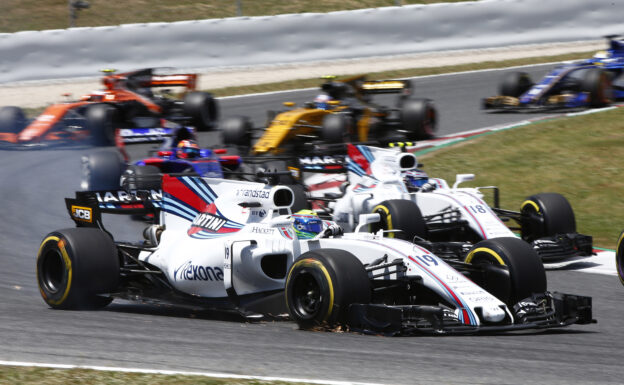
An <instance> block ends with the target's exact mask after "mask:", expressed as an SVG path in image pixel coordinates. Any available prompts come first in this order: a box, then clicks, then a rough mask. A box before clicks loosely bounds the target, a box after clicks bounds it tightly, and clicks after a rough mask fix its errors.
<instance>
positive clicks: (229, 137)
mask: <svg viewBox="0 0 624 385" xmlns="http://www.w3.org/2000/svg"><path fill="white" fill-rule="evenodd" d="M252 129H253V125H252V123H251V120H250V119H249V117H247V116H235V117H232V118H228V119H226V120H225V121H224V122H223V124H222V125H221V132H222V134H223V138H222V139H223V144H225V145H226V146H243V147H250V146H251V131H252Z"/></svg>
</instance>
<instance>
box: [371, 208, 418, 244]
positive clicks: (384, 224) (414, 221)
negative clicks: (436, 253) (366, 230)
mask: <svg viewBox="0 0 624 385" xmlns="http://www.w3.org/2000/svg"><path fill="white" fill-rule="evenodd" d="M373 213H378V214H379V216H380V217H381V220H380V221H379V222H377V223H372V224H371V225H370V231H371V232H373V233H375V232H377V231H379V230H401V231H397V232H389V233H385V236H386V237H388V238H397V239H403V240H406V241H410V242H411V241H413V240H414V237H419V238H425V239H426V238H427V225H426V223H425V220H424V218H423V216H422V213H421V212H420V209H419V208H418V206H417V205H416V203H414V202H412V201H408V200H404V199H391V200H387V201H383V202H381V203H380V204H378V205H377V206H375V207H374V208H373Z"/></svg>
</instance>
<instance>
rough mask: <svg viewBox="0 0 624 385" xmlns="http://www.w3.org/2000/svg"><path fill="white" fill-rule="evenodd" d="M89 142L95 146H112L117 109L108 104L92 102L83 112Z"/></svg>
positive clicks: (113, 143)
mask: <svg viewBox="0 0 624 385" xmlns="http://www.w3.org/2000/svg"><path fill="white" fill-rule="evenodd" d="M85 118H86V120H87V129H88V130H89V134H90V135H91V144H92V145H94V146H97V147H105V146H114V145H115V130H116V128H117V127H116V125H117V110H116V109H115V107H112V106H110V105H108V104H93V105H91V106H88V107H87V111H86V113H85Z"/></svg>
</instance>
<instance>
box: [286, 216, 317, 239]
mask: <svg viewBox="0 0 624 385" xmlns="http://www.w3.org/2000/svg"><path fill="white" fill-rule="evenodd" d="M293 218H294V219H295V222H294V224H293V225H294V227H295V233H296V234H297V238H299V239H310V238H314V237H315V236H316V235H317V234H318V233H320V232H321V231H323V221H322V220H321V219H320V218H319V216H318V215H317V214H316V213H315V212H314V211H312V210H299V211H297V212H296V213H295V214H293Z"/></svg>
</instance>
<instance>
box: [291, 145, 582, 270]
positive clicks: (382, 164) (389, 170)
mask: <svg viewBox="0 0 624 385" xmlns="http://www.w3.org/2000/svg"><path fill="white" fill-rule="evenodd" d="M337 164H343V165H344V168H343V170H346V171H347V172H348V179H347V180H346V181H345V180H344V178H342V179H341V178H333V177H331V176H330V177H329V178H330V179H329V180H327V179H324V180H322V181H321V182H316V183H315V182H314V180H313V179H307V182H306V183H307V184H308V189H309V190H319V187H325V188H326V189H327V188H328V187H334V188H336V187H338V192H336V191H335V189H334V191H333V192H329V193H328V194H322V195H320V194H319V191H317V192H316V193H315V192H314V191H312V194H313V195H312V196H313V199H318V198H320V199H322V200H324V201H325V202H324V205H322V207H323V209H321V211H320V212H322V213H325V214H328V215H330V217H331V218H332V220H334V221H336V222H337V223H338V224H339V225H340V226H342V227H344V228H345V229H346V230H347V231H351V230H352V229H354V228H355V227H356V226H358V222H357V218H358V217H359V215H360V214H366V213H379V214H380V215H381V221H380V222H379V223H378V224H375V225H372V229H373V230H377V229H384V230H401V231H399V232H396V233H394V232H390V233H388V236H389V237H398V238H402V239H406V240H414V239H416V240H425V239H426V240H431V241H447V242H448V241H461V242H470V243H472V244H475V243H477V242H479V241H481V240H491V239H496V238H501V237H515V234H514V233H513V231H512V230H519V231H520V233H521V238H522V239H523V240H525V241H527V242H529V243H530V245H531V247H532V248H533V249H534V250H535V251H536V252H537V254H538V255H539V256H540V257H541V258H542V260H543V261H544V262H548V261H554V260H561V259H569V258H575V257H579V258H580V257H586V256H590V255H593V248H592V237H591V236H587V235H582V234H579V233H577V232H576V222H575V218H574V212H573V210H572V207H571V205H570V203H569V202H568V201H567V200H566V199H565V198H564V197H563V196H561V195H560V194H556V193H541V194H536V195H532V196H530V197H528V198H526V200H525V201H524V202H523V203H522V205H521V208H520V211H519V212H515V211H510V210H504V209H501V208H499V207H498V206H499V205H498V202H499V191H498V188H496V187H494V186H489V187H480V188H460V187H458V186H459V184H460V183H462V182H465V181H470V180H473V179H474V175H473V174H459V175H457V181H456V182H455V183H454V184H453V185H452V186H450V187H449V185H448V184H447V182H446V181H445V180H443V179H439V178H429V177H428V176H427V174H426V173H425V172H424V171H422V170H420V169H418V168H417V166H418V162H417V160H416V157H415V156H414V155H413V154H411V153H407V152H404V151H400V150H398V149H382V148H375V147H369V146H364V145H352V144H348V145H347V156H324V157H317V161H311V160H310V158H309V157H305V158H300V171H301V172H303V173H308V175H309V173H319V172H320V173H327V172H341V171H340V169H337V168H336V165H337ZM332 179H333V181H332ZM486 189H491V190H493V191H494V207H490V206H489V205H488V204H487V203H485V201H484V199H483V198H484V195H483V192H482V191H483V190H486ZM510 221H513V222H515V223H517V226H516V227H508V226H507V225H506V224H505V223H506V222H510Z"/></svg>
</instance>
